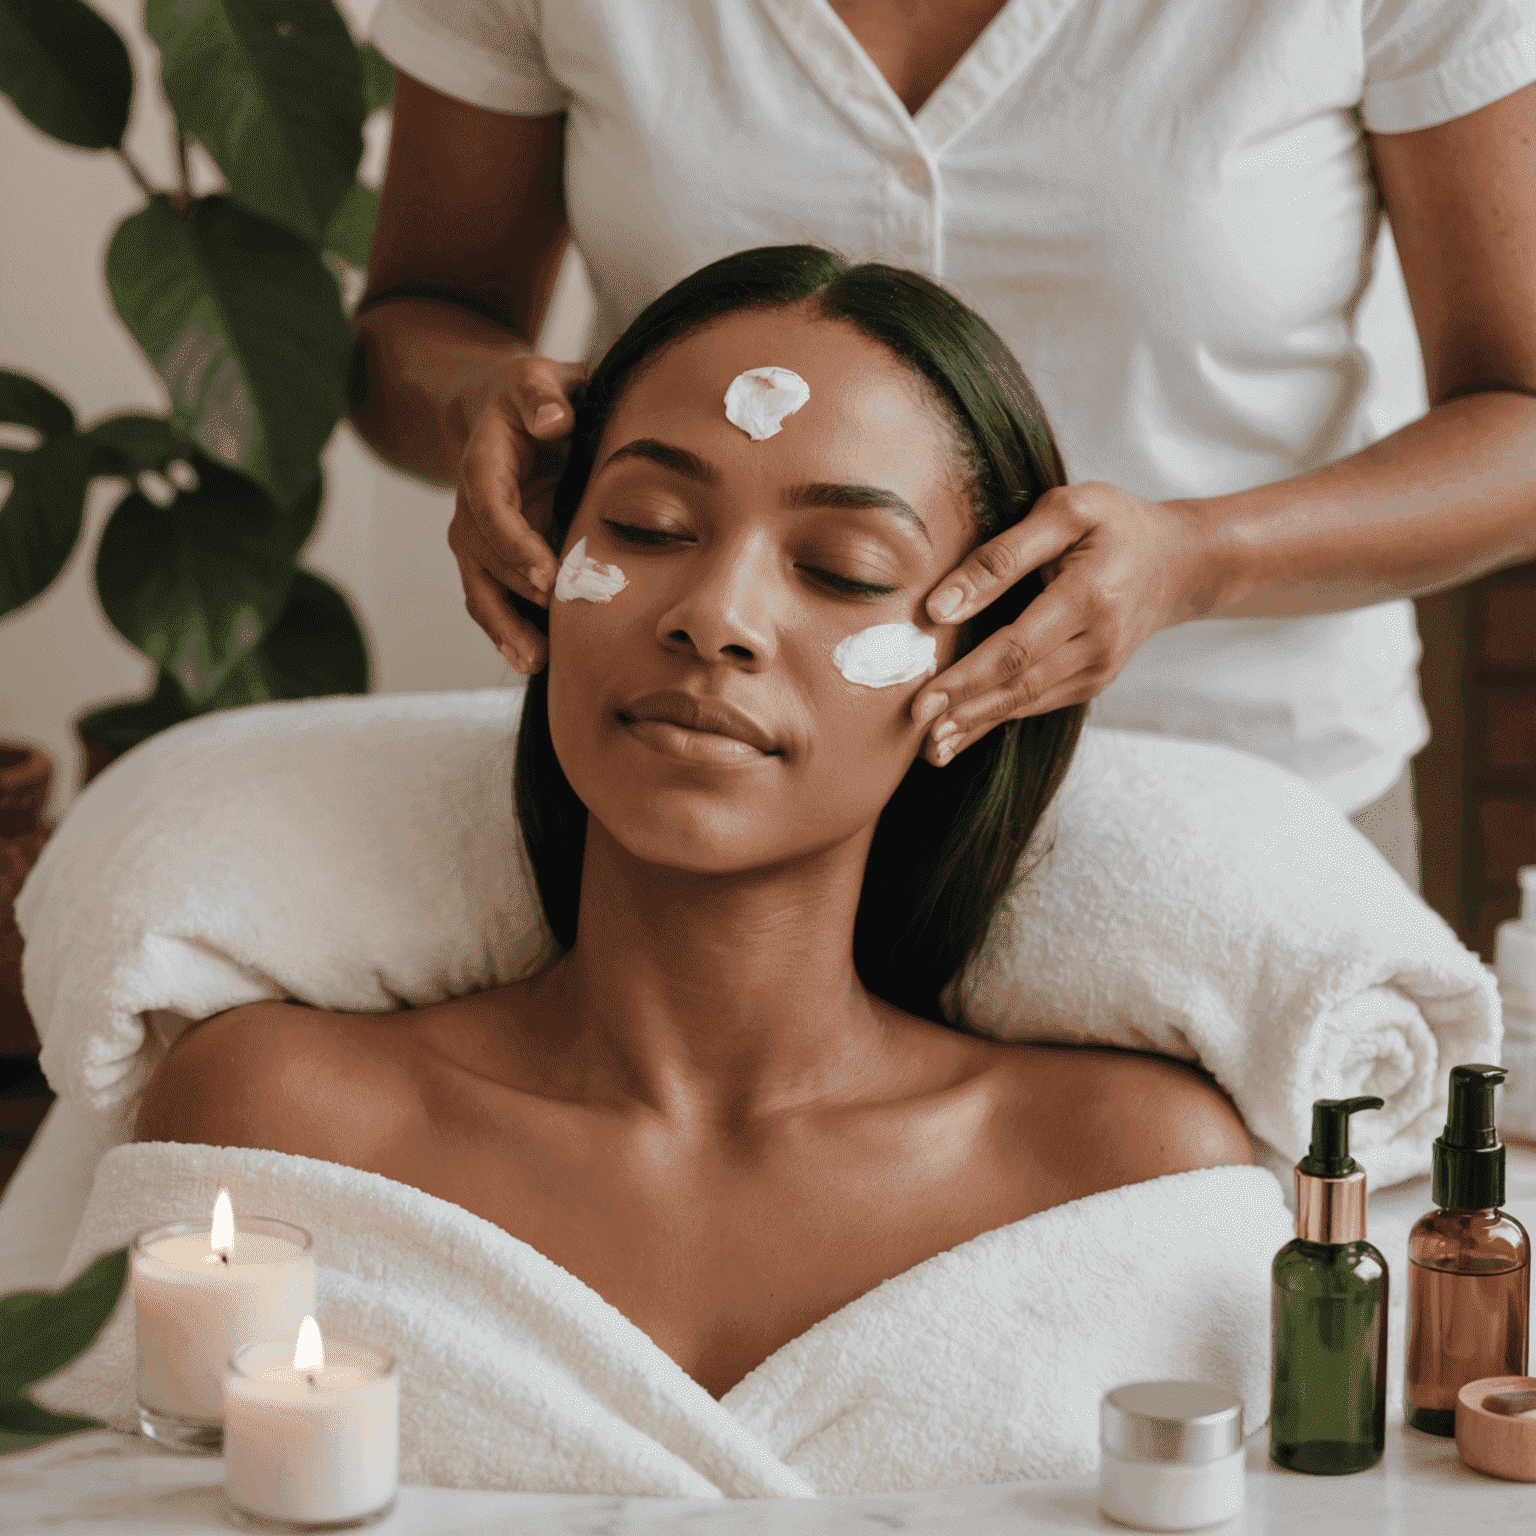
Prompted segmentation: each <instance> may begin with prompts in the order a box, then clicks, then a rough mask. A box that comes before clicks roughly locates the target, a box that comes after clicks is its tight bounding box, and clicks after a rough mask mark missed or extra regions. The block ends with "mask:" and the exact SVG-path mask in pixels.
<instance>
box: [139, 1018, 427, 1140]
mask: <svg viewBox="0 0 1536 1536" xmlns="http://www.w3.org/2000/svg"><path fill="white" fill-rule="evenodd" d="M361 1024H362V1021H361V1020H359V1019H357V1018H355V1017H354V1016H352V1015H348V1014H335V1013H325V1012H322V1011H320V1010H318V1009H312V1008H305V1007H301V1006H299V1005H297V1004H293V1003H278V1002H262V1003H248V1004H245V1005H244V1006H242V1007H239V1008H231V1009H230V1010H229V1011H228V1012H227V1013H221V1014H217V1015H215V1016H214V1017H213V1018H211V1019H205V1020H203V1021H202V1022H201V1023H198V1024H195V1025H193V1026H192V1028H190V1029H188V1030H187V1031H186V1032H185V1033H184V1034H183V1035H182V1036H181V1037H180V1038H179V1039H178V1040H177V1041H176V1043H175V1044H174V1045H172V1047H171V1048H170V1051H169V1052H168V1053H167V1055H166V1056H165V1058H164V1060H162V1061H161V1062H160V1064H159V1066H158V1067H157V1068H156V1070H155V1074H154V1076H153V1078H151V1080H150V1084H149V1087H148V1088H147V1089H146V1090H145V1094H144V1099H143V1103H142V1105H141V1106H140V1109H139V1116H138V1121H137V1124H136V1125H135V1127H134V1140H135V1141H179V1142H191V1143H197V1144H201V1145H207V1146H216V1147H259V1148H264V1149H266V1150H268V1151H273V1152H290V1153H294V1154H296V1155H298V1156H302V1157H315V1158H321V1159H324V1160H326V1161H331V1162H344V1163H347V1164H349V1165H353V1166H360V1165H362V1164H363V1163H366V1162H367V1161H368V1159H369V1158H370V1157H371V1156H373V1155H374V1154H375V1153H377V1152H380V1151H382V1149H384V1148H385V1147H387V1146H388V1145H391V1144H392V1141H393V1139H394V1138H395V1137H397V1136H398V1135H399V1134H400V1133H401V1131H402V1129H403V1127H404V1126H405V1125H406V1124H408V1123H410V1122H411V1121H412V1120H413V1118H414V1115H415V1112H416V1101H415V1095H414V1093H413V1092H412V1088H411V1083H410V1078H409V1075H408V1073H406V1072H405V1071H403V1070H402V1068H401V1066H400V1064H398V1063H397V1062H395V1061H392V1060H391V1059H390V1056H389V1054H388V1053H387V1052H385V1051H381V1050H378V1049H370V1048H367V1047H366V1046H365V1045H364V1043H363V1038H362V1036H361V1030H360V1027H359V1026H360V1025H361Z"/></svg>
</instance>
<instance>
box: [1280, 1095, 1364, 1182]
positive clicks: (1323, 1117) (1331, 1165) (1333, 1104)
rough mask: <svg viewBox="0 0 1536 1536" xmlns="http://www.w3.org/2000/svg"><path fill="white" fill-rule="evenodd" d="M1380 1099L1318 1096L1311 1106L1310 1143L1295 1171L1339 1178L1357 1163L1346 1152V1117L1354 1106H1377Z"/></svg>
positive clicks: (1345, 1175)
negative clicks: (1322, 1097) (1323, 1097)
mask: <svg viewBox="0 0 1536 1536" xmlns="http://www.w3.org/2000/svg"><path fill="white" fill-rule="evenodd" d="M1381 1106H1382V1101H1381V1100H1380V1099H1375V1098H1370V1097H1365V1098H1358V1099H1318V1100H1317V1101H1316V1102H1315V1103H1314V1104H1313V1106H1312V1145H1311V1147H1310V1148H1308V1150H1307V1155H1306V1156H1305V1157H1304V1158H1302V1160H1301V1161H1300V1162H1299V1163H1297V1165H1296V1171H1297V1172H1298V1173H1304V1174H1306V1176H1307V1177H1308V1178H1311V1179H1343V1178H1347V1177H1348V1176H1349V1175H1350V1174H1352V1173H1354V1172H1355V1170H1356V1169H1357V1168H1359V1166H1360V1165H1359V1164H1358V1163H1357V1162H1356V1161H1355V1160H1354V1158H1352V1157H1351V1156H1350V1155H1349V1117H1350V1116H1351V1115H1352V1114H1354V1113H1355V1111H1356V1110H1357V1109H1380V1108H1381Z"/></svg>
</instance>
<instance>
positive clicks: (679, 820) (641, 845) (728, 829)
mask: <svg viewBox="0 0 1536 1536" xmlns="http://www.w3.org/2000/svg"><path fill="white" fill-rule="evenodd" d="M583 798H584V799H585V796H583ZM710 798H713V799H715V800H716V803H715V804H713V805H711V804H708V803H707V800H708V799H710ZM719 798H720V797H719V792H718V791H713V792H711V791H709V790H702V791H701V790H699V789H690V788H684V787H676V788H670V789H658V788H654V787H646V786H642V785H639V784H636V785H634V786H632V792H631V793H629V794H626V795H622V796H612V795H602V796H598V797H595V798H594V799H593V800H590V801H588V802H587V814H588V816H589V818H590V821H591V822H595V823H597V824H599V825H600V826H601V827H602V828H603V830H604V831H605V832H606V833H607V834H608V836H609V837H610V838H612V839H613V841H614V842H615V843H617V844H618V845H619V846H620V847H621V848H623V849H624V851H625V852H626V853H628V854H630V855H631V856H632V857H634V858H636V859H639V860H641V861H642V862H643V863H646V864H654V865H657V866H659V867H660V868H663V869H676V870H680V871H685V872H687V873H688V874H695V875H734V874H741V873H744V872H745V871H747V870H751V869H757V868H761V867H763V866H765V865H771V864H776V863H778V862H779V861H780V860H782V859H783V858H785V857H788V856H790V855H789V854H788V853H787V851H786V850H785V849H784V848H783V846H782V843H783V831H782V828H783V826H784V822H783V821H782V820H781V819H779V818H776V817H775V816H773V814H772V813H771V811H770V810H769V809H768V807H766V806H765V805H764V804H763V803H762V801H761V800H760V799H759V800H757V801H756V803H754V804H751V805H737V806H729V805H722V804H720V803H718V802H719ZM776 828H777V830H776ZM589 835H590V834H589Z"/></svg>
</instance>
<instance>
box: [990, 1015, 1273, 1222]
mask: <svg viewBox="0 0 1536 1536" xmlns="http://www.w3.org/2000/svg"><path fill="white" fill-rule="evenodd" d="M1015 1074H1016V1075H1015V1081H1016V1082H1017V1085H1018V1097H1017V1100H1016V1110H1017V1113H1016V1114H1015V1117H1014V1126H1015V1132H1014V1134H1015V1137H1016V1139H1017V1141H1018V1143H1019V1146H1020V1150H1021V1151H1027V1152H1028V1153H1029V1154H1030V1160H1031V1161H1032V1162H1034V1161H1035V1160H1037V1159H1038V1161H1039V1162H1041V1163H1044V1164H1045V1165H1046V1166H1047V1167H1050V1168H1052V1169H1053V1171H1054V1172H1055V1173H1056V1174H1057V1176H1058V1177H1059V1178H1060V1179H1061V1180H1062V1181H1063V1182H1064V1184H1070V1185H1071V1186H1072V1188H1073V1191H1074V1196H1073V1197H1077V1196H1081V1195H1086V1194H1092V1193H1096V1192H1098V1191H1100V1190H1106V1189H1118V1188H1119V1187H1120V1186H1122V1185H1125V1184H1139V1183H1142V1182H1143V1181H1145V1180H1147V1179H1156V1178H1161V1177H1162V1176H1163V1175H1164V1174H1169V1173H1188V1172H1191V1171H1193V1170H1195V1169H1199V1168H1221V1167H1227V1166H1230V1165H1233V1164H1241V1163H1251V1162H1252V1161H1253V1147H1252V1144H1251V1142H1250V1141H1249V1138H1248V1129H1247V1126H1246V1125H1245V1124H1244V1123H1243V1117H1242V1116H1241V1115H1240V1114H1239V1113H1238V1111H1237V1108H1236V1106H1235V1105H1234V1104H1233V1103H1232V1101H1231V1099H1229V1098H1228V1097H1227V1095H1226V1094H1225V1093H1223V1092H1222V1090H1221V1089H1220V1088H1218V1087H1216V1086H1215V1085H1214V1084H1213V1083H1211V1082H1210V1081H1209V1080H1208V1079H1207V1078H1206V1077H1205V1075H1204V1074H1203V1073H1201V1072H1200V1071H1198V1070H1197V1069H1196V1068H1194V1067H1192V1066H1189V1065H1188V1064H1186V1063H1184V1062H1181V1061H1174V1060H1173V1059H1171V1058H1170V1057H1166V1056H1154V1055H1150V1054H1146V1053H1143V1052H1139V1051H1122V1050H1114V1049H1110V1048H1107V1047H1104V1048H1098V1047H1076V1046H1046V1047H1030V1048H1029V1049H1028V1055H1027V1057H1026V1058H1022V1059H1021V1060H1020V1062H1019V1064H1018V1067H1017V1068H1016V1069H1015Z"/></svg>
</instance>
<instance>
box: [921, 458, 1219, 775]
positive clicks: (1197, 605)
mask: <svg viewBox="0 0 1536 1536" xmlns="http://www.w3.org/2000/svg"><path fill="white" fill-rule="evenodd" d="M1197 506H1198V503H1182V502H1153V501H1146V500H1143V498H1142V497H1140V496H1136V495H1134V494H1132V493H1131V492H1130V491H1123V490H1121V489H1120V488H1119V487H1118V486H1114V485H1107V484H1105V483H1104V482H1103V481H1097V480H1088V481H1084V482H1083V483H1082V484H1080V485H1068V486H1058V487H1056V488H1054V489H1052V490H1049V491H1047V492H1046V493H1045V494H1044V495H1043V496H1042V497H1041V498H1040V499H1039V500H1038V501H1037V502H1036V503H1035V505H1034V506H1033V507H1032V508H1031V509H1030V512H1029V515H1028V516H1027V517H1025V518H1023V519H1022V520H1021V521H1020V522H1018V523H1015V524H1014V525H1013V527H1011V528H1008V529H1005V530H1004V531H1003V532H1002V533H1000V534H998V536H997V537H996V538H994V539H989V540H988V541H987V542H986V543H985V544H982V545H980V546H979V547H978V548H976V549H974V550H973V551H972V552H971V553H970V555H969V556H967V557H966V559H965V560H964V561H963V562H962V563H961V564H960V565H958V566H956V568H955V569H954V570H953V571H952V572H950V574H949V575H948V576H947V577H945V578H944V579H943V580H942V581H940V582H939V583H938V584H937V585H936V586H935V587H934V589H933V591H932V592H930V593H929V595H928V615H929V617H930V618H931V619H932V620H933V621H934V622H935V623H940V624H958V623H961V622H963V621H964V620H966V619H968V618H970V617H971V616H972V615H973V614H975V613H978V612H980V611H981V610H982V609H983V608H985V607H986V606H987V605H988V604H989V603H991V602H992V601H993V600H994V599H995V598H996V597H997V596H998V595H999V594H1000V593H1002V592H1004V591H1005V590H1007V588H1009V587H1011V586H1012V585H1013V584H1014V583H1015V582H1016V581H1019V580H1021V579H1022V578H1023V577H1025V576H1027V575H1028V574H1029V573H1030V572H1031V571H1034V570H1039V571H1040V573H1041V575H1042V576H1043V577H1044V579H1045V582H1046V587H1045V591H1044V592H1042V593H1041V594H1040V596H1039V597H1037V598H1036V599H1035V600H1034V602H1032V603H1031V604H1030V605H1029V607H1027V608H1026V609H1025V610H1024V612H1023V613H1022V614H1020V615H1019V617H1018V618H1017V619H1016V620H1015V621H1014V622H1013V623H1012V624H1010V625H1008V626H1007V627H1006V628H1004V629H1000V630H998V631H997V633H996V634H994V635H989V636H988V637H987V639H986V640H984V641H983V642H982V643H981V644H980V645H978V646H977V647H976V649H975V650H973V651H971V652H970V653H969V654H968V655H966V656H962V657H961V658H960V660H959V661H957V662H956V663H955V664H954V666H952V667H950V668H949V669H948V670H947V671H944V672H941V673H939V675H938V676H937V677H935V678H934V679H933V680H932V682H930V683H929V684H928V686H927V687H926V688H924V689H923V690H922V692H921V693H919V694H918V695H917V697H916V698H915V699H913V701H912V718H913V721H914V722H915V723H916V724H918V725H923V724H925V723H928V722H930V721H931V722H932V728H931V729H930V730H929V732H928V735H927V739H926V740H925V741H924V743H923V752H924V755H925V756H926V757H927V759H928V761H929V762H930V763H933V764H934V765H935V766H936V767H941V766H943V764H944V763H947V762H949V761H950V760H951V759H952V758H953V757H955V756H956V755H957V754H958V753H960V752H963V751H964V750H965V749H966V748H967V747H968V746H970V744H971V743H972V742H973V741H979V740H980V739H981V738H982V737H983V736H985V735H986V733H987V732H988V731H989V730H991V729H992V727H993V726H994V725H1000V724H1001V723H1002V722H1003V721H1005V720H1021V719H1023V718H1024V717H1025V716H1026V715H1043V714H1046V713H1047V712H1049V711H1050V710H1053V709H1062V708H1065V707H1066V706H1067V705H1069V704H1080V703H1082V702H1083V701H1084V700H1085V699H1091V698H1092V697H1093V696H1094V695H1095V694H1097V693H1101V692H1103V690H1104V689H1105V688H1107V687H1108V686H1109V684H1110V683H1111V682H1112V681H1113V680H1114V678H1115V676H1116V675H1117V674H1118V673H1119V671H1120V669H1121V668H1122V667H1123V666H1124V665H1125V664H1126V662H1127V661H1129V660H1130V658H1131V656H1132V654H1133V653H1134V652H1135V650H1136V648H1137V646H1139V645H1140V644H1141V643H1142V641H1143V640H1145V639H1146V638H1147V636H1148V635H1150V634H1152V633H1153V632H1154V631H1156V630H1159V629H1162V628H1163V627H1164V626H1165V625H1168V624H1178V623H1182V622H1183V621H1184V620H1185V619H1193V618H1199V617H1200V616H1201V615H1202V614H1204V613H1206V612H1208V611H1209V609H1210V607H1211V606H1212V602H1213V601H1214V598H1213V596H1212V595H1211V591H1212V586H1213V573H1214V568H1215V560H1214V557H1213V552H1212V546H1211V537H1210V520H1209V517H1208V516H1207V517H1206V518H1205V519H1202V518H1201V517H1199V516H1198V515H1197V511H1196V507H1197ZM954 593H957V594H958V597H959V601H958V603H957V605H956V606H955V607H954V608H953V609H950V608H948V607H946V606H945V599H946V598H947V597H948V596H950V595H951V594H954Z"/></svg>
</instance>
